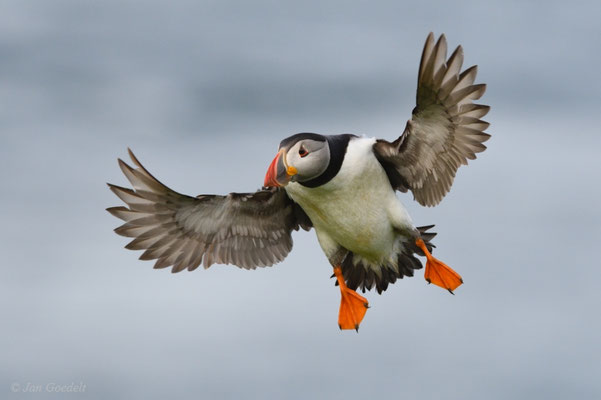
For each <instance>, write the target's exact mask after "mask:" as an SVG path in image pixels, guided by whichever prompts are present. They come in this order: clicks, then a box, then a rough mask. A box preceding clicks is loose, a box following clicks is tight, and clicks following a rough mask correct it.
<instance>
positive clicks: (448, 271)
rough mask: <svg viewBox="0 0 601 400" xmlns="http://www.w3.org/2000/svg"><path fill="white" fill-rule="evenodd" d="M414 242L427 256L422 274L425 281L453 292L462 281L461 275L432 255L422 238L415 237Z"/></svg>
mask: <svg viewBox="0 0 601 400" xmlns="http://www.w3.org/2000/svg"><path fill="white" fill-rule="evenodd" d="M415 244H416V245H417V246H418V247H419V248H420V249H422V251H423V252H424V254H425V255H426V258H427V261H426V272H425V274H424V278H425V279H426V281H428V283H433V284H435V285H436V286H440V287H441V288H443V289H447V290H448V291H449V292H450V293H451V294H454V293H453V290H455V289H457V288H458V287H459V286H460V285H461V284H462V283H463V279H461V275H459V274H458V273H457V272H455V271H454V270H453V269H452V268H451V267H449V266H448V265H446V264H445V263H443V262H442V261H440V260H439V259H437V258H435V257H433V256H432V254H430V252H429V251H428V248H427V247H426V244H425V243H424V241H423V240H422V239H417V240H416V241H415Z"/></svg>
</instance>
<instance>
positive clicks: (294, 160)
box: [286, 139, 330, 182]
mask: <svg viewBox="0 0 601 400" xmlns="http://www.w3.org/2000/svg"><path fill="white" fill-rule="evenodd" d="M286 163H287V164H288V166H292V167H294V168H296V171H297V173H296V175H295V176H294V177H293V178H292V180H293V181H298V182H304V181H309V180H311V179H313V178H317V177H318V176H319V175H321V174H322V173H323V172H324V171H325V170H326V169H327V168H328V165H329V164H330V146H329V145H328V142H327V141H319V140H313V139H304V140H299V141H298V142H297V143H295V144H294V146H292V147H291V148H290V149H289V150H288V152H287V153H286Z"/></svg>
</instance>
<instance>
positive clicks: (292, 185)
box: [107, 33, 490, 331]
mask: <svg viewBox="0 0 601 400" xmlns="http://www.w3.org/2000/svg"><path fill="white" fill-rule="evenodd" d="M462 63H463V49H462V47H461V46H458V47H457V48H456V49H455V51H453V53H452V54H451V56H450V57H449V58H448V59H447V42H446V38H445V36H444V34H443V35H441V36H440V37H439V38H438V40H435V38H434V34H433V33H430V34H429V35H428V37H427V39H426V42H425V45H424V48H423V52H422V56H421V62H420V66H419V71H418V79H417V96H416V106H415V108H414V109H413V111H412V115H411V119H409V121H408V122H407V124H406V126H405V129H404V131H403V133H402V134H401V135H400V136H399V137H398V138H396V139H395V140H394V141H392V142H390V141H387V140H385V139H376V138H372V137H366V136H358V135H353V134H340V135H320V134H317V133H297V134H294V135H292V136H290V137H288V138H286V139H284V140H282V141H281V143H280V145H279V149H278V152H277V154H276V156H275V158H274V159H273V161H272V162H271V164H270V165H269V167H268V169H267V173H266V175H265V180H264V183H263V187H262V188H261V189H260V190H258V191H256V192H254V193H230V194H228V195H212V194H203V195H199V196H196V197H192V196H187V195H184V194H180V193H177V192H175V191H173V190H171V189H170V188H168V187H167V186H165V185H164V184H162V183H161V182H159V180H158V179H156V178H155V177H154V176H153V175H151V174H150V172H148V170H147V169H146V168H145V167H144V166H143V165H142V164H141V163H140V161H139V160H138V159H137V158H136V156H135V155H134V154H133V153H132V151H131V150H129V149H128V152H129V156H130V158H131V161H132V163H133V166H130V165H129V164H127V163H125V162H124V161H122V160H121V159H119V160H118V163H119V167H120V168H121V170H122V172H123V174H124V175H125V177H126V178H127V180H128V181H129V182H130V184H131V186H132V188H126V187H121V186H117V185H113V184H110V183H109V184H108V186H109V188H110V190H111V191H112V192H113V193H114V194H115V195H117V196H118V197H119V198H120V199H121V200H122V201H123V202H124V203H125V206H118V207H111V208H108V209H107V211H108V212H109V213H110V214H112V215H114V216H115V217H117V218H119V219H121V220H122V221H124V223H123V224H122V225H121V226H119V227H118V228H116V229H115V232H116V233H117V234H119V235H122V236H125V237H129V238H133V240H131V241H130V242H129V243H128V244H127V245H126V246H125V248H127V249H130V250H143V253H142V254H141V256H140V259H141V260H156V261H155V264H154V268H167V267H171V271H172V272H174V273H175V272H180V271H183V270H188V271H193V270H195V269H196V268H198V266H199V265H201V264H202V265H203V267H204V268H209V267H210V266H211V265H213V264H233V265H235V266H238V267H240V268H244V269H255V268H257V267H267V266H272V265H274V264H276V263H279V262H281V261H282V260H284V258H286V256H287V255H288V253H290V251H291V250H292V236H291V235H292V231H298V230H299V229H303V230H306V231H309V230H311V229H313V230H314V231H315V234H316V235H317V239H318V242H319V245H320V247H321V249H322V250H323V253H324V254H325V256H326V258H327V259H328V261H329V263H330V266H331V267H332V268H333V275H332V276H331V277H332V278H336V280H335V285H336V286H338V287H339V289H340V294H341V300H340V308H339V312H338V326H339V328H340V329H344V330H346V329H354V330H357V331H358V329H359V325H360V324H361V322H362V320H363V318H364V316H365V313H366V311H367V309H368V308H369V302H368V300H367V299H366V298H365V297H363V296H362V295H360V294H359V293H357V290H359V289H360V290H361V292H362V293H363V294H365V292H366V290H367V291H369V290H371V289H375V291H377V292H378V294H381V293H382V292H384V291H385V290H386V289H387V288H388V286H389V285H391V284H393V283H395V282H396V281H397V279H402V278H403V277H405V276H406V277H411V276H413V275H414V272H415V270H419V269H421V268H422V262H421V261H420V259H419V258H418V257H425V271H424V278H425V280H426V281H427V282H428V283H432V284H434V285H436V286H439V287H441V288H443V289H446V290H448V291H449V292H450V293H453V291H454V290H455V289H457V287H459V286H460V285H461V284H462V283H463V279H462V277H461V276H460V275H459V274H458V273H457V272H455V271H454V270H453V269H452V268H450V267H449V266H448V265H446V264H445V263H443V262H442V261H440V260H438V259H437V258H435V257H434V256H433V255H432V251H433V247H434V245H433V244H432V242H431V240H432V238H433V237H434V236H435V235H436V233H433V232H432V231H431V228H432V227H433V226H434V225H427V226H415V225H414V223H413V221H412V219H411V217H410V216H409V214H408V212H407V209H406V208H405V207H404V205H403V203H402V202H401V201H400V200H399V197H398V196H397V192H408V191H411V192H412V193H413V197H414V200H415V201H417V202H418V203H419V204H421V205H422V206H426V207H432V206H435V205H437V204H438V203H440V201H441V200H442V199H443V197H444V196H445V195H446V194H447V193H448V192H449V190H450V188H451V185H452V183H453V180H454V178H455V175H456V172H457V170H458V168H459V167H460V166H461V165H467V163H468V160H474V159H475V158H476V154H477V153H480V152H482V151H484V150H485V149H486V147H485V145H484V144H483V143H484V142H485V141H486V140H487V139H489V138H490V135H489V134H487V133H485V132H484V131H485V130H486V129H487V128H488V126H489V123H488V122H485V121H483V120H482V119H481V118H482V117H483V116H485V115H486V114H487V113H488V111H489V109H490V107H489V106H486V105H481V104H475V103H474V102H473V101H474V100H477V99H479V98H480V97H481V96H482V95H483V94H484V92H485V90H486V85H485V84H474V80H475V78H476V73H477V66H472V67H470V68H467V69H465V70H463V71H462Z"/></svg>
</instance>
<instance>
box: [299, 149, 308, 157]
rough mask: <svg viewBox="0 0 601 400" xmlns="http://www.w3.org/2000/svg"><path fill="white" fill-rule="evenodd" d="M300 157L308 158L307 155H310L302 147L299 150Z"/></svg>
mask: <svg viewBox="0 0 601 400" xmlns="http://www.w3.org/2000/svg"><path fill="white" fill-rule="evenodd" d="M298 155H299V156H301V157H306V156H307V155H309V152H308V151H307V150H306V149H305V148H304V147H301V148H300V149H299V150H298Z"/></svg>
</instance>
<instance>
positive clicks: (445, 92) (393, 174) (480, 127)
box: [374, 33, 490, 206]
mask: <svg viewBox="0 0 601 400" xmlns="http://www.w3.org/2000/svg"><path fill="white" fill-rule="evenodd" d="M446 52H447V42H446V39H445V37H444V35H441V36H440V38H439V39H438V41H437V42H436V43H434V35H433V34H432V33H430V34H429V35H428V38H427V39H426V43H425V45H424V51H423V53H422V58H421V63H420V67H419V73H418V83H417V105H416V107H415V109H414V110H413V116H412V118H411V120H409V121H408V122H407V126H406V128H405V131H404V132H403V134H402V135H401V136H400V137H399V138H397V139H396V140H395V141H394V142H392V143H391V142H388V141H386V140H383V139H380V140H378V141H377V142H376V143H375V144H374V153H375V154H376V157H377V158H378V160H380V162H381V164H382V166H383V167H384V169H385V170H386V173H387V175H388V177H389V178H391V179H390V180H391V184H392V185H393V186H394V187H395V189H397V190H401V191H406V190H407V189H410V190H411V191H412V192H413V195H414V197H415V199H416V200H417V201H418V202H419V203H420V204H422V205H424V206H435V205H436V204H438V203H439V202H440V201H441V200H442V199H443V197H444V196H445V195H446V194H447V193H448V192H449V190H450V189H451V186H452V184H453V180H454V178H455V174H456V172H457V169H458V168H459V167H460V166H461V165H467V163H468V160H474V159H476V154H477V153H480V152H482V151H484V150H485V149H486V146H485V145H484V144H483V143H484V142H485V141H486V140H488V139H489V138H490V135H489V134H488V133H485V132H484V131H485V130H486V129H487V128H488V127H489V125H490V124H489V123H488V122H486V121H483V120H481V118H482V117H484V116H485V115H486V114H487V113H488V111H489V110H490V107H489V106H485V105H481V104H474V103H472V101H473V100H477V99H479V98H480V97H482V95H483V94H484V92H485V91H486V85H485V84H474V81H475V79H476V75H477V73H478V68H477V66H472V67H470V68H468V69H466V70H465V71H463V72H461V67H462V64H463V49H462V47H461V46H458V47H457V48H456V49H455V51H454V52H453V53H452V54H451V56H450V57H449V59H448V60H447V61H446V62H445V58H446Z"/></svg>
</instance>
